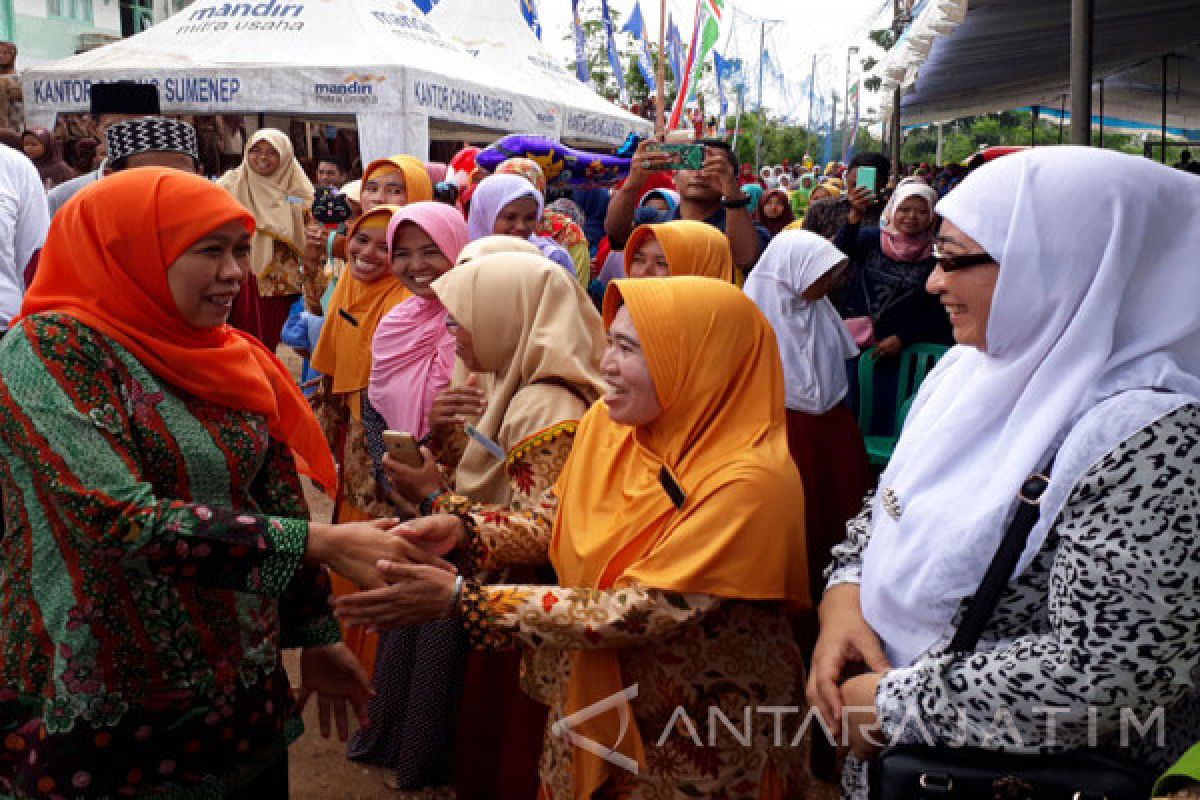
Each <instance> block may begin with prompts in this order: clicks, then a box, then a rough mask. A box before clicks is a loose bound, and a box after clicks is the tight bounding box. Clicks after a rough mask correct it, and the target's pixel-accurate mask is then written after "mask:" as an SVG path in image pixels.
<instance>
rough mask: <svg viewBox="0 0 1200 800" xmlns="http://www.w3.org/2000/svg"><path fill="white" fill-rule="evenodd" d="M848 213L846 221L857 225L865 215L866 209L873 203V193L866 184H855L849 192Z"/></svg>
mask: <svg viewBox="0 0 1200 800" xmlns="http://www.w3.org/2000/svg"><path fill="white" fill-rule="evenodd" d="M848 196H849V198H850V214H849V216H848V217H847V218H846V221H847V222H849V223H850V224H852V225H857V224H859V223H860V222H862V221H863V218H864V217H866V215H867V211H868V210H869V209H870V208H871V206H872V205H874V204H875V193H874V192H872V191H871V190H870V189H868V188H867V187H866V186H855V187H854V188H853V189H851V190H850V192H849V195H848Z"/></svg>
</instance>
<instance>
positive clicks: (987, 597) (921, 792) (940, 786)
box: [867, 461, 1154, 800]
mask: <svg viewBox="0 0 1200 800" xmlns="http://www.w3.org/2000/svg"><path fill="white" fill-rule="evenodd" d="M1051 464H1053V461H1051ZM1049 474H1050V466H1049V465H1048V466H1047V467H1046V469H1045V470H1043V471H1042V472H1041V473H1038V474H1034V475H1031V476H1030V477H1029V478H1028V479H1027V480H1026V481H1025V483H1024V484H1023V485H1022V487H1021V491H1020V492H1018V494H1017V500H1018V505H1017V510H1016V513H1015V514H1014V515H1013V520H1012V522H1011V523H1010V524H1009V527H1008V530H1007V531H1006V532H1005V534H1004V539H1003V540H1002V541H1001V542H1000V547H999V548H997V550H996V555H995V556H994V557H993V558H992V562H991V564H989V565H988V569H987V572H986V573H984V577H983V581H982V582H981V583H980V584H979V589H978V591H976V593H975V596H974V597H972V598H971V600H970V601H969V602H968V604H967V609H966V611H965V612H964V613H963V618H962V621H961V622H960V623H959V626H958V629H957V630H956V631H955V632H954V638H953V639H952V640H951V642H950V647H949V650H950V652H954V653H972V652H974V651H975V648H976V646H977V645H978V644H979V639H980V637H981V636H982V635H983V631H984V628H985V627H986V626H987V623H988V620H989V619H990V618H991V616H992V613H993V612H994V611H995V610H996V605H997V604H998V603H999V602H1000V596H1001V595H1002V594H1003V592H1004V588H1005V587H1006V586H1007V585H1008V582H1009V579H1010V578H1011V577H1012V574H1013V570H1014V569H1015V568H1016V566H1017V561H1018V560H1019V559H1020V557H1021V553H1022V552H1024V550H1025V543H1026V542H1027V541H1028V539H1029V533H1030V531H1032V530H1033V526H1034V525H1036V524H1037V521H1038V517H1039V516H1040V514H1041V508H1040V503H1041V499H1042V494H1043V492H1045V490H1046V486H1047V485H1048V483H1049ZM867 780H868V785H869V796H870V798H871V800H933V799H934V798H937V800H1148V798H1149V797H1150V792H1151V789H1152V787H1153V785H1154V774H1153V773H1151V772H1150V771H1149V770H1146V769H1144V768H1142V767H1140V766H1137V765H1134V764H1132V763H1128V762H1125V761H1122V760H1120V759H1117V758H1115V757H1113V756H1111V755H1108V754H1105V753H1101V752H1098V751H1095V750H1072V751H1068V752H1063V753H1056V754H1053V755H1038V754H1034V755H1027V754H1014V753H1001V752H997V751H992V750H980V749H975V748H967V747H958V748H955V747H930V746H927V745H897V746H894V747H889V748H887V749H885V750H884V751H883V753H881V754H880V756H879V757H878V758H877V759H875V760H874V761H872V762H870V764H869V765H868V767H867Z"/></svg>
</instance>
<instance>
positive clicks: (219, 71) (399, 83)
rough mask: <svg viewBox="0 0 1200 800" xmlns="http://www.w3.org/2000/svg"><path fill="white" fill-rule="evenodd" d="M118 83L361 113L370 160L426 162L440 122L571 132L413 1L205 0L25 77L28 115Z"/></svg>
mask: <svg viewBox="0 0 1200 800" xmlns="http://www.w3.org/2000/svg"><path fill="white" fill-rule="evenodd" d="M478 3H479V4H481V5H488V4H489V0H478ZM111 80H139V81H146V82H151V83H155V84H157V85H158V87H159V92H160V96H161V100H162V106H163V110H164V111H165V112H167V113H207V114H214V113H243V114H244V113H287V114H308V115H329V114H353V115H355V116H356V118H357V122H358V127H359V138H360V144H361V147H362V151H363V152H362V156H363V159H364V161H366V160H370V159H372V158H377V157H380V156H385V155H388V154H391V153H398V152H406V153H411V154H414V155H418V156H426V155H427V153H428V143H429V124H430V121H431V120H444V121H448V122H451V123H462V124H465V125H470V126H476V127H479V128H484V129H487V130H494V131H500V132H506V133H518V132H519V133H532V134H538V135H542V136H549V137H552V138H558V137H559V136H560V135H561V133H562V128H563V119H562V118H563V116H564V106H563V105H562V104H561V103H559V102H557V100H556V98H554V97H552V96H540V95H539V94H538V93H536V92H532V91H527V90H524V89H523V88H522V87H524V86H526V84H527V83H528V82H529V76H528V74H523V73H522V72H519V71H506V70H504V69H503V68H501V67H500V66H494V67H493V66H489V68H488V69H486V70H484V69H480V68H479V63H478V61H477V60H476V58H475V57H474V56H472V55H471V54H470V53H469V52H467V51H466V50H465V49H464V48H463V47H462V46H461V45H460V44H458V43H457V42H455V41H453V40H452V39H450V38H449V37H447V36H446V35H444V34H443V33H442V32H441V31H440V30H438V28H437V27H436V26H435V25H434V24H432V23H431V22H430V20H428V19H427V18H426V16H425V14H423V13H422V12H421V11H420V10H419V9H417V8H416V7H415V6H414V5H413V4H412V3H411V2H409V0H259V1H258V2H240V3H238V2H234V3H230V2H222V1H221V0H198V2H196V3H193V4H192V5H190V6H188V7H187V8H185V9H183V10H182V11H180V12H179V13H177V14H175V15H173V16H171V17H169V18H168V19H166V20H164V21H163V22H162V23H160V24H158V25H155V26H154V27H152V28H150V29H149V30H146V31H143V32H142V33H140V34H138V35H137V36H134V37H131V38H129V39H123V40H121V41H119V42H115V43H113V44H111V45H108V46H106V47H102V48H100V49H98V50H93V51H90V52H87V53H82V54H80V55H77V56H73V57H71V58H67V59H64V60H62V61H58V62H54V63H51V64H45V65H42V66H39V67H36V68H34V69H31V70H29V71H27V72H26V73H25V74H24V75H23V76H22V82H23V85H24V91H25V102H26V116H27V118H28V119H29V120H30V122H31V124H46V123H48V122H52V121H53V116H54V114H56V113H60V112H86V111H87V109H88V102H89V98H90V87H91V84H92V82H94V81H95V82H102V81H111ZM606 105H607V104H606ZM605 111H607V113H608V115H609V117H604V118H605V119H608V118H612V119H615V120H616V122H615V123H614V126H613V127H614V130H615V128H616V127H617V126H619V125H626V129H625V130H626V132H627V131H628V130H629V129H631V128H632V123H629V120H627V119H626V117H628V115H626V114H624V112H621V111H620V110H619V109H616V108H615V107H613V106H607V109H596V111H595V113H596V115H597V117H602V116H603V113H604V112H605ZM627 123H629V124H627ZM622 138H623V136H622Z"/></svg>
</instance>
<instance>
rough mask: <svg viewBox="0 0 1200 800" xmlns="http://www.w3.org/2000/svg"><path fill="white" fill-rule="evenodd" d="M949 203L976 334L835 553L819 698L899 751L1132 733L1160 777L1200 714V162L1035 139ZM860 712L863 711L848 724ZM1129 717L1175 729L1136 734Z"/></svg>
mask: <svg viewBox="0 0 1200 800" xmlns="http://www.w3.org/2000/svg"><path fill="white" fill-rule="evenodd" d="M938 213H940V214H941V215H942V216H943V217H944V218H945V220H946V223H945V225H944V226H943V229H942V231H941V235H940V236H939V242H938V244H939V246H940V252H939V257H938V267H937V268H936V269H935V271H934V273H933V275H932V276H931V277H930V279H929V285H928V288H929V290H930V291H931V292H933V293H934V294H937V295H939V297H940V299H941V302H942V304H943V305H944V306H945V307H946V309H947V310H948V311H949V313H950V319H951V322H952V324H953V326H954V335H955V339H956V340H957V341H958V342H959V344H960V345H961V346H960V347H956V348H954V349H953V350H952V351H951V352H950V354H949V355H948V356H947V357H946V358H945V359H943V361H942V362H941V363H940V364H939V365H938V367H937V369H936V370H935V371H934V372H933V373H932V374H931V375H930V377H929V379H928V380H927V381H926V382H925V383H924V384H923V385H922V387H921V390H920V393H919V395H918V397H917V400H916V402H915V403H914V405H913V409H912V413H911V415H910V416H909V419H908V422H907V424H906V426H905V428H904V432H903V435H902V436H901V438H900V442H899V444H898V446H897V448H896V453H895V456H894V457H893V459H892V461H891V463H890V465H889V466H888V468H887V470H886V471H885V472H884V474H883V476H882V478H881V479H880V488H879V491H878V492H877V493H876V495H875V496H874V497H873V498H872V499H871V500H870V501H869V503H868V505H867V507H866V509H865V510H864V511H863V513H862V515H861V516H860V517H858V518H856V519H855V520H854V521H853V522H851V523H850V525H849V526H848V534H849V535H848V538H847V539H846V541H845V542H844V543H843V544H841V545H839V546H838V548H836V549H835V551H834V566H833V570H832V573H831V575H830V578H829V585H830V587H831V588H830V589H828V590H827V591H826V595H825V598H824V599H823V601H822V604H821V620H822V631H821V638H820V640H819V642H818V644H817V649H816V652H815V654H814V656H813V670H812V676H811V680H810V683H809V695H810V698H811V699H812V700H813V702H814V704H815V705H817V706H818V707H819V709H820V710H821V711H822V713H823V714H824V715H826V717H827V718H832V719H833V720H834V721H835V729H837V728H840V727H841V726H847V727H848V731H849V735H850V738H851V742H852V743H853V745H854V749H855V752H856V753H857V754H858V755H859V756H863V757H868V758H869V757H872V756H873V755H874V753H875V748H874V747H872V746H871V745H870V743H869V742H867V741H866V740H865V739H864V738H863V737H862V736H861V735H859V734H860V733H861V728H860V727H859V726H860V724H866V725H868V726H870V725H877V726H879V728H881V731H882V737H880V738H882V739H883V740H886V741H895V742H900V743H906V742H916V741H922V740H923V741H928V742H932V743H934V744H942V745H946V744H950V743H954V744H957V745H959V746H964V745H965V746H969V747H978V748H984V749H990V750H998V749H1003V750H1016V751H1018V752H1034V753H1051V752H1059V751H1066V750H1072V749H1078V748H1083V747H1088V746H1089V745H1092V746H1098V747H1099V748H1100V749H1101V750H1102V751H1115V750H1116V749H1117V748H1118V746H1120V753H1121V755H1123V756H1125V757H1126V758H1131V759H1133V760H1134V761H1136V762H1139V763H1140V764H1141V765H1143V766H1144V767H1147V768H1149V769H1152V770H1160V771H1161V770H1162V769H1163V768H1164V767H1166V766H1168V765H1170V764H1171V763H1172V761H1173V760H1174V759H1175V758H1178V756H1179V755H1180V754H1181V753H1182V752H1183V751H1184V750H1186V748H1187V747H1188V746H1189V745H1190V744H1191V743H1192V742H1193V741H1194V740H1195V739H1196V738H1197V731H1196V728H1195V723H1194V721H1195V720H1196V719H1197V718H1198V717H1197V712H1198V711H1200V700H1198V697H1197V691H1196V682H1195V675H1197V674H1200V591H1197V589H1196V587H1197V586H1198V585H1200V538H1198V537H1197V536H1196V528H1197V519H1198V518H1200V491H1198V490H1197V482H1196V476H1197V474H1198V468H1200V447H1197V443H1198V442H1200V377H1198V376H1200V304H1197V302H1196V298H1197V297H1200V270H1197V268H1196V254H1197V252H1200V229H1198V228H1197V227H1196V225H1195V221H1196V220H1197V219H1200V192H1197V191H1196V181H1195V178H1193V177H1190V176H1187V175H1184V174H1182V173H1178V172H1176V171H1174V170H1170V169H1167V168H1165V167H1161V166H1158V165H1155V164H1153V163H1152V162H1150V161H1147V160H1145V159H1141V158H1135V157H1132V156H1127V155H1120V154H1117V153H1113V152H1110V151H1104V150H1092V149H1087V148H1066V147H1051V148H1039V149H1037V150H1030V151H1026V152H1024V153H1020V154H1017V155H1012V156H1007V157H1005V158H1002V159H999V160H998V161H996V162H993V163H992V164H989V165H987V166H985V167H983V168H981V169H980V170H978V171H977V172H976V173H974V174H972V175H971V176H970V177H969V178H967V180H965V181H964V182H963V184H962V185H961V186H960V187H959V188H958V189H956V190H954V191H953V192H951V193H950V194H949V195H948V196H947V197H946V198H945V199H944V200H943V201H942V202H941V203H940V204H939V205H938ZM1052 458H1053V468H1052V471H1051V473H1050V478H1049V484H1048V488H1047V489H1046V491H1045V493H1044V494H1043V495H1042V496H1041V503H1040V516H1039V520H1038V522H1037V523H1036V525H1035V526H1034V527H1033V529H1032V531H1031V533H1030V535H1029V539H1028V544H1027V546H1026V547H1025V549H1024V551H1023V553H1022V555H1021V557H1020V559H1019V561H1018V563H1017V565H1016V568H1015V570H1014V571H1013V576H1012V578H1011V579H1010V580H1009V582H1008V584H1007V586H1006V588H1005V590H1004V593H1003V595H1002V596H1001V598H1000V600H999V604H998V606H997V607H996V610H995V612H994V613H993V614H992V615H991V617H990V619H989V620H988V623H987V626H986V627H985V629H984V631H983V635H982V638H981V639H980V641H979V644H978V646H977V649H976V650H975V652H974V654H963V653H954V652H949V648H948V643H949V640H950V638H951V637H952V636H953V633H954V631H955V629H956V626H957V624H958V621H959V620H960V618H961V610H962V608H963V601H964V600H965V599H967V598H969V597H971V596H972V594H973V593H974V592H975V590H976V589H977V588H978V586H979V584H980V581H981V579H982V577H983V574H984V571H985V570H986V569H987V567H988V564H989V563H990V562H991V560H992V557H993V556H994V554H995V552H996V548H997V547H998V545H999V542H1000V541H1001V540H1002V538H1003V537H1004V534H1005V531H1006V529H1007V527H1008V524H1009V518H1010V516H1011V514H1012V512H1013V509H1014V507H1015V506H1016V504H1017V499H1016V498H1017V493H1018V491H1020V490H1021V489H1022V487H1023V484H1024V482H1025V481H1026V480H1027V478H1028V476H1030V475H1031V474H1033V473H1037V472H1041V471H1044V470H1045V469H1046V468H1047V465H1048V463H1049V462H1050V461H1051V459H1052ZM862 663H865V664H866V666H867V668H868V670H869V671H868V672H867V673H866V674H863V675H859V676H858V677H853V678H850V679H849V680H846V676H847V675H850V674H854V673H855V672H857V671H858V668H859V667H861V664H862ZM851 706H865V707H869V708H870V709H871V711H870V713H866V714H861V715H851V716H850V717H848V719H847V720H840V719H839V718H840V717H841V714H842V710H843V708H844V707H847V708H848V707H851ZM1048 710H1051V711H1053V712H1054V713H1053V714H1050V713H1047V712H1048ZM1130 714H1132V715H1133V716H1134V717H1136V719H1137V720H1139V721H1140V720H1146V719H1147V718H1148V717H1150V716H1153V715H1156V714H1161V715H1162V716H1163V717H1164V719H1163V720H1160V721H1161V722H1163V723H1164V724H1163V725H1161V726H1149V727H1150V728H1151V729H1152V730H1151V731H1150V732H1149V733H1147V734H1145V735H1139V733H1138V732H1137V729H1134V730H1133V731H1131V730H1130V729H1129V726H1128V725H1127V724H1126V721H1127V719H1128V716H1129V715H1130ZM839 723H840V724H839ZM1122 729H1124V732H1123V733H1122ZM1122 739H1126V740H1127V741H1125V742H1122ZM853 767H854V765H850V766H848V767H847V770H846V779H847V786H846V788H847V789H848V790H849V792H850V793H851V794H862V793H863V790H862V785H861V783H860V782H858V780H857V779H856V778H857V775H858V774H859V771H858V770H856V769H854V768H853Z"/></svg>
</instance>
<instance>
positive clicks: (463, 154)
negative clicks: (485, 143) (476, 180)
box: [445, 147, 479, 192]
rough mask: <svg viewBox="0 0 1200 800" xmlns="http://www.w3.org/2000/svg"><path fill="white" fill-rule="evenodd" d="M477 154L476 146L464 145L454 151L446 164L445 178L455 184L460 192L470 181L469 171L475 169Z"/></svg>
mask: <svg viewBox="0 0 1200 800" xmlns="http://www.w3.org/2000/svg"><path fill="white" fill-rule="evenodd" d="M478 154H479V148H478V147H464V148H463V149H462V150H459V151H458V152H457V153H455V154H454V158H452V159H450V163H449V164H447V165H446V178H445V180H446V181H447V182H449V183H453V184H454V185H456V186H457V187H458V190H459V191H460V192H461V191H462V190H463V189H466V188H467V186H468V185H469V184H470V182H471V173H472V172H474V171H475V157H476V156H477V155H478Z"/></svg>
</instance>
